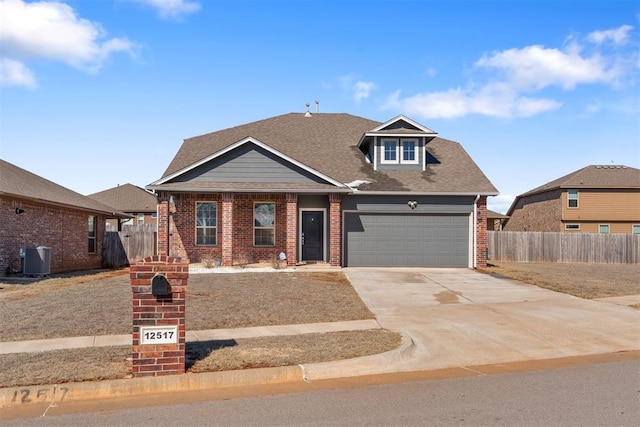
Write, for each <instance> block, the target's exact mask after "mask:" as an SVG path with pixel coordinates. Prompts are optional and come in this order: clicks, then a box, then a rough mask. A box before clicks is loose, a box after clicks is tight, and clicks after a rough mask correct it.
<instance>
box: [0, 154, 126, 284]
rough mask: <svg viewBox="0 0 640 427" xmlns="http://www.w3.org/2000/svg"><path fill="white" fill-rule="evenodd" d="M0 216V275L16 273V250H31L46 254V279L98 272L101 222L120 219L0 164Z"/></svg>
mask: <svg viewBox="0 0 640 427" xmlns="http://www.w3.org/2000/svg"><path fill="white" fill-rule="evenodd" d="M0 212H1V216H0V217H1V218H2V221H0V275H5V274H7V273H19V272H20V271H21V269H22V262H23V261H22V259H21V248H28V247H33V246H37V247H44V248H48V250H47V251H46V253H47V254H48V255H47V262H48V263H49V265H48V266H49V268H50V272H51V273H56V272H63V271H74V270H88V269H94V268H101V267H102V241H103V236H104V231H105V223H106V219H107V218H126V215H125V214H123V213H121V212H117V211H115V210H114V209H113V208H111V207H109V206H106V205H103V204H102V203H99V202H97V201H95V200H93V199H90V198H89V197H86V196H83V195H82V194H79V193H76V192H74V191H72V190H69V189H67V188H65V187H62V186H60V185H58V184H55V183H53V182H51V181H48V180H46V179H44V178H42V177H40V176H38V175H35V174H33V173H31V172H28V171H26V170H24V169H21V168H19V167H18V166H15V165H13V164H11V163H9V162H6V161H4V160H0ZM30 253H38V254H39V255H40V252H33V251H31V252H30ZM43 253H45V252H43ZM22 255H24V251H23V253H22Z"/></svg>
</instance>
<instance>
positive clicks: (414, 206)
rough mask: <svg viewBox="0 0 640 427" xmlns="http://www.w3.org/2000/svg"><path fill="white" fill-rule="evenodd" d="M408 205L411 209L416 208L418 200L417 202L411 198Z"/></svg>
mask: <svg viewBox="0 0 640 427" xmlns="http://www.w3.org/2000/svg"><path fill="white" fill-rule="evenodd" d="M407 205H408V206H409V207H410V208H411V209H415V208H417V207H418V202H416V201H415V200H409V201H408V202H407Z"/></svg>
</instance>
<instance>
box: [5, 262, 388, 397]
mask: <svg viewBox="0 0 640 427" xmlns="http://www.w3.org/2000/svg"><path fill="white" fill-rule="evenodd" d="M131 298H132V295H131V285H130V283H129V276H128V270H120V271H110V272H99V273H92V274H86V275H60V276H57V277H53V278H47V279H44V280H39V281H36V282H33V283H30V284H7V283H3V282H2V278H0V342H2V341H16V340H31V339H42V338H45V339H46V338H56V337H68V336H85V335H107V334H129V333H131V328H132V326H131V317H132V316H131ZM186 304H187V312H186V326H187V329H188V330H199V329H216V328H236V327H249V326H265V325H277V324H296V323H315V322H333V321H340V320H360V319H371V318H373V317H374V316H373V314H372V313H371V312H370V311H369V309H368V308H367V307H366V306H365V305H364V303H363V302H362V300H360V297H359V296H358V294H357V293H356V292H355V291H354V289H353V287H352V286H351V284H350V283H349V282H348V281H347V279H346V278H345V276H344V274H342V273H341V272H301V273H298V272H294V273H284V272H278V273H234V274H199V275H191V276H190V277H189V283H188V287H187V302H186ZM399 344H400V335H399V334H396V333H393V332H389V331H385V330H369V331H349V332H333V333H327V334H305V335H295V336H286V337H270V338H251V339H238V340H237V341H236V340H230V341H229V340H227V341H207V342H189V343H187V359H188V361H187V364H188V367H189V370H190V372H209V371H220V370H233V369H246V368H255V367H269V366H284V365H295V364H301V363H315V362H324V361H332V360H340V359H346V358H353V357H359V356H365V355H370V354H377V353H382V352H385V351H389V350H392V349H394V348H396V347H397V346H398V345H399ZM0 345H2V344H1V343H0ZM130 355H131V347H130V346H122V347H103V348H86V349H69V350H59V351H49V352H42V353H31V354H27V353H20V354H7V355H0V366H2V369H1V370H0V387H11V386H23V385H37V384H52V383H62V382H71V381H96V380H103V379H115V378H126V377H129V376H130V375H131V363H130V360H129V357H130Z"/></svg>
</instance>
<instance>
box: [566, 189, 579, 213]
mask: <svg viewBox="0 0 640 427" xmlns="http://www.w3.org/2000/svg"><path fill="white" fill-rule="evenodd" d="M570 191H575V192H576V198H575V199H572V198H570V197H569V192H570ZM571 200H575V201H576V205H575V206H569V201H571ZM579 207H580V192H579V191H578V190H574V189H571V190H567V208H568V209H578V208H579Z"/></svg>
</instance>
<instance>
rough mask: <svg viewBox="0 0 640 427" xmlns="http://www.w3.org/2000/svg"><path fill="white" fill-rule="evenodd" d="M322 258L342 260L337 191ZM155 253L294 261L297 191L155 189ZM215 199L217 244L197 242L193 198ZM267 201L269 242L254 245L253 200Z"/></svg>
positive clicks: (481, 220)
mask: <svg viewBox="0 0 640 427" xmlns="http://www.w3.org/2000/svg"><path fill="white" fill-rule="evenodd" d="M327 197H328V201H329V210H328V213H327V215H328V218H327V221H328V229H329V235H328V242H326V243H327V251H328V259H327V262H328V263H329V264H330V265H332V266H338V267H339V266H341V265H342V239H343V236H342V233H343V230H342V197H341V195H339V194H329V195H328V196H327ZM158 200H159V205H158V254H160V255H170V256H175V257H182V258H189V259H191V260H193V261H194V262H200V261H201V260H202V259H203V258H217V259H220V260H221V264H222V265H223V266H231V265H237V264H245V263H257V262H269V261H272V260H274V258H277V257H278V255H279V254H280V253H281V252H284V253H285V254H286V256H287V265H296V263H297V262H298V261H299V258H298V257H299V255H300V254H299V253H298V251H299V247H298V244H299V231H300V230H299V227H300V225H299V224H298V221H299V220H298V215H299V211H298V208H299V206H298V195H297V194H294V193H287V194H282V193H277V194H268V193H234V194H232V193H215V194H188V193H185V194H180V195H178V196H175V195H174V197H173V198H172V200H173V203H169V196H168V194H166V193H161V194H160V195H159V198H158ZM203 201H215V202H217V215H218V216H217V234H216V235H217V244H216V245H212V246H200V245H196V244H195V238H196V202H203ZM256 202H272V203H275V207H276V212H275V215H276V220H275V223H276V225H275V230H276V231H275V234H276V238H275V245H274V246H268V247H259V246H254V226H253V224H254V218H253V215H254V203H256ZM476 208H477V214H478V216H477V223H476V232H477V234H476V242H475V243H476V247H475V250H476V265H477V266H478V267H485V266H486V263H487V221H486V216H487V197H486V196H482V197H480V198H479V199H478V202H477V206H476Z"/></svg>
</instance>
